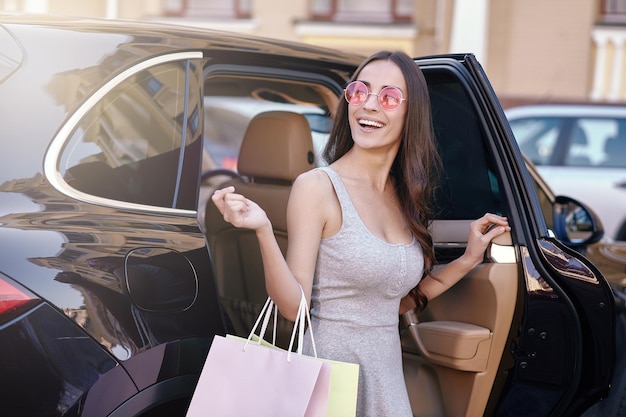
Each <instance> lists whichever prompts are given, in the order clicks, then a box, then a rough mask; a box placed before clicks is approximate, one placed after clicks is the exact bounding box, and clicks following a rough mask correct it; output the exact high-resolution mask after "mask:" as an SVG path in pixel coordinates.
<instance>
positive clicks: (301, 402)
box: [187, 292, 332, 417]
mask: <svg viewBox="0 0 626 417" xmlns="http://www.w3.org/2000/svg"><path fill="white" fill-rule="evenodd" d="M273 307H274V305H273V302H272V301H271V300H270V299H269V298H268V301H267V302H266V304H265V306H264V307H263V309H262V310H261V314H260V315H259V318H258V319H257V322H256V323H255V325H254V327H253V329H252V331H251V332H250V335H249V336H248V339H240V338H232V337H223V336H219V335H217V336H215V338H214V340H213V343H212V345H211V348H210V350H209V354H208V356H207V359H206V361H205V364H204V367H203V369H202V372H201V374H200V379H199V380H198V384H197V386H196V389H195V391H194V395H193V397H192V399H191V403H190V405H189V408H188V411H187V417H200V416H203V417H204V416H211V417H242V416H249V415H250V416H261V417H263V416H267V417H275V416H290V417H291V416H293V417H300V416H302V417H324V416H326V410H327V406H328V394H329V389H330V379H331V369H332V365H331V364H330V363H329V362H327V361H322V360H319V359H317V358H314V357H308V356H305V355H302V340H303V333H304V328H305V325H306V322H307V318H308V322H309V323H310V318H309V317H308V306H307V303H306V298H305V297H304V292H302V297H301V301H300V308H299V311H298V318H297V320H296V323H294V329H293V332H292V335H291V341H290V343H289V349H288V350H282V349H278V348H275V347H273V346H267V345H265V344H262V343H261V340H263V336H264V334H265V330H266V328H267V325H268V321H269V318H270V316H271V313H272V309H273ZM276 314H278V312H277V311H276V312H275V314H274V317H276ZM260 322H262V327H261V337H260V338H259V340H258V341H256V342H255V341H253V340H252V338H253V335H254V334H255V331H256V328H257V326H258V325H259V323H260ZM275 323H276V319H275ZM296 334H297V336H298V349H297V352H293V351H292V349H293V344H294V341H295V336H296Z"/></svg>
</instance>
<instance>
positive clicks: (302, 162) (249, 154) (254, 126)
mask: <svg viewBox="0 0 626 417" xmlns="http://www.w3.org/2000/svg"><path fill="white" fill-rule="evenodd" d="M314 167H315V154H314V153H313V139H312V138H311V128H310V127H309V123H308V122H307V120H306V118H305V117H304V116H303V115H301V114H298V113H292V112H284V111H269V112H264V113H259V114H257V115H256V116H255V117H254V118H253V119H252V120H251V121H250V124H249V125H248V128H247V130H246V133H245V136H244V138H243V141H242V143H241V149H240V150H239V158H238V161H237V171H238V172H239V173H240V174H241V175H245V176H247V177H249V178H251V179H253V180H258V179H266V180H267V179H269V180H282V181H290V182H291V181H293V180H295V179H296V177H297V176H298V175H300V174H301V173H303V172H306V171H308V170H310V169H312V168H314Z"/></svg>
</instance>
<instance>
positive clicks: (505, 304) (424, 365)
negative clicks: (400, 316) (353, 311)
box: [402, 221, 520, 417]
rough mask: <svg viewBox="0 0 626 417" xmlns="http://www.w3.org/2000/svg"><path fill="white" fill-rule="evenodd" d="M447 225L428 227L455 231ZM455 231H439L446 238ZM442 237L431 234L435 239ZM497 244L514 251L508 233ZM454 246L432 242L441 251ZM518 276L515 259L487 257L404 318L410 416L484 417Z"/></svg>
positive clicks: (461, 227)
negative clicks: (418, 311)
mask: <svg viewBox="0 0 626 417" xmlns="http://www.w3.org/2000/svg"><path fill="white" fill-rule="evenodd" d="M454 223H455V224H456V225H457V227H456V228H455V229H456V230H464V229H469V221H468V222H465V225H463V222H454ZM449 225H450V224H449V223H448V224H447V225H446V222H443V224H438V222H437V221H436V222H434V225H433V228H435V229H437V230H438V231H440V232H441V231H442V230H443V231H452V230H454V229H452V228H450V227H449ZM447 226H448V227H447ZM457 233H458V232H451V233H443V235H444V236H445V237H447V238H448V239H449V238H451V237H453V235H456V234H457ZM441 235H442V233H440V234H439V236H438V235H437V233H435V239H437V238H438V237H442V236H441ZM465 236H467V234H466V235H465ZM502 242H504V243H508V247H509V248H510V249H513V248H512V247H511V246H510V244H511V243H510V242H511V238H510V235H508V236H502V237H501V243H502ZM457 245H458V243H452V242H441V241H437V242H436V243H435V246H436V248H437V247H438V248H440V251H441V248H442V247H443V248H444V249H443V251H445V250H446V249H445V248H446V247H452V246H457ZM433 273H435V274H436V269H435V270H434V272H433ZM519 274H520V273H519V267H518V264H517V263H516V262H515V260H514V259H513V261H511V260H510V259H509V260H507V261H505V262H502V263H501V262H494V261H493V260H487V261H486V262H484V263H482V264H481V265H479V266H478V267H476V268H474V269H473V270H472V271H471V272H470V273H469V274H467V275H466V276H465V277H464V278H463V279H461V280H460V281H459V282H458V283H457V284H456V285H455V286H453V287H452V288H451V289H450V290H448V291H447V292H445V293H444V294H442V295H441V296H439V297H437V298H436V299H434V300H432V301H431V302H430V303H429V305H428V307H427V308H426V310H424V311H423V312H422V313H421V314H420V316H419V320H418V321H417V322H411V323H406V318H405V325H406V324H408V326H407V327H404V330H403V331H402V337H403V338H402V340H403V347H404V355H403V358H404V368H405V381H406V383H407V388H408V391H409V393H410V398H411V403H412V405H413V413H414V415H416V416H433V417H434V416H440V415H441V416H470V415H483V413H484V411H485V408H486V407H487V403H488V400H489V395H490V393H491V387H492V385H493V383H494V381H495V379H496V375H497V372H498V368H499V365H500V360H501V357H502V355H503V351H504V349H505V347H506V342H507V340H508V337H509V332H510V330H511V323H512V322H513V316H514V312H515V306H516V302H517V299H518V294H519V282H520V276H519ZM414 319H415V318H414ZM424 387H428V388H426V389H425V388H424Z"/></svg>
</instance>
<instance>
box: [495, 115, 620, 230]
mask: <svg viewBox="0 0 626 417" xmlns="http://www.w3.org/2000/svg"><path fill="white" fill-rule="evenodd" d="M506 116H507V118H508V119H509V121H510V124H511V128H512V129H513V133H514V134H515V138H516V139H517V142H518V144H519V146H520V148H521V150H522V152H523V153H524V154H525V155H526V156H527V157H528V158H529V159H530V160H531V161H532V162H533V163H534V164H535V166H536V167H537V170H538V171H539V173H540V174H541V176H542V177H543V178H544V179H545V181H546V182H547V183H548V184H549V185H550V187H551V188H552V189H553V190H554V191H555V193H556V194H562V195H568V196H570V197H573V198H576V199H578V200H580V201H582V202H584V203H585V204H587V205H588V206H590V207H591V208H592V209H593V210H594V211H595V212H596V213H597V214H598V215H599V217H600V219H601V221H602V223H603V225H604V229H605V236H606V238H607V239H609V240H626V106H613V105H593V104H589V105H578V104H563V105H556V104H543V105H532V106H520V107H513V108H510V109H508V110H506Z"/></svg>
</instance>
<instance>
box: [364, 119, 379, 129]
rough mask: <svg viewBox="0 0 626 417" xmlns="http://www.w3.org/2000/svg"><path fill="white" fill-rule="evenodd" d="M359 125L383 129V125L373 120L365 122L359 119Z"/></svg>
mask: <svg viewBox="0 0 626 417" xmlns="http://www.w3.org/2000/svg"><path fill="white" fill-rule="evenodd" d="M359 124H361V125H363V126H372V127H383V124H382V123H380V122H376V121H374V120H365V119H360V120H359Z"/></svg>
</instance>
